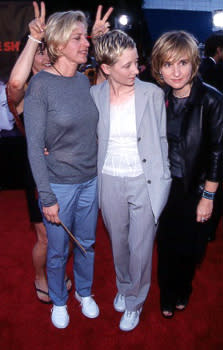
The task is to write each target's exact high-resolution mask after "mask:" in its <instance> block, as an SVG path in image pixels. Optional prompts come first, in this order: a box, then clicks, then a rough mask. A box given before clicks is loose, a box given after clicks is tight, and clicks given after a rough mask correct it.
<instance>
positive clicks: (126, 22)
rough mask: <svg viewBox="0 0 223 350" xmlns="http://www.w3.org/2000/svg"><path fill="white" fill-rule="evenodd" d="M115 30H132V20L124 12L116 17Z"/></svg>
mask: <svg viewBox="0 0 223 350" xmlns="http://www.w3.org/2000/svg"><path fill="white" fill-rule="evenodd" d="M115 28H117V29H122V30H124V31H125V30H128V29H131V28H132V18H131V17H130V16H129V15H127V14H126V13H125V12H124V11H123V12H121V13H120V14H119V15H118V16H116V17H115Z"/></svg>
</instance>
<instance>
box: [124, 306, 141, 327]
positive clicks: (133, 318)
mask: <svg viewBox="0 0 223 350" xmlns="http://www.w3.org/2000/svg"><path fill="white" fill-rule="evenodd" d="M141 311H142V308H141V309H139V310H137V311H128V310H125V312H124V314H123V316H122V318H121V321H120V324H119V328H120V329H121V330H122V331H125V332H128V331H132V330H133V329H134V328H135V327H136V326H137V325H138V323H139V316H140V313H141Z"/></svg>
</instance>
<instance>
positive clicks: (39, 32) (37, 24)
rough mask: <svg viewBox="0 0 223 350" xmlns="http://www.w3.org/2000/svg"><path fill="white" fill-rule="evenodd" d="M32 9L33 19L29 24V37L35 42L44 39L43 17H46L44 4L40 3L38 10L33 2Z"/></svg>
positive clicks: (36, 4)
mask: <svg viewBox="0 0 223 350" xmlns="http://www.w3.org/2000/svg"><path fill="white" fill-rule="evenodd" d="M33 8H34V15H35V19H33V20H32V21H31V22H30V23H29V30H30V35H31V36H32V37H33V38H35V39H37V40H41V39H42V38H43V37H44V30H45V17H46V8H45V3H44V2H43V1H41V3H40V9H39V5H38V3H37V2H36V1H33Z"/></svg>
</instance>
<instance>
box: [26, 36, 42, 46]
mask: <svg viewBox="0 0 223 350" xmlns="http://www.w3.org/2000/svg"><path fill="white" fill-rule="evenodd" d="M28 38H29V39H31V40H32V41H35V42H36V43H38V44H42V41H40V40H38V39H35V38H34V37H33V36H32V35H28Z"/></svg>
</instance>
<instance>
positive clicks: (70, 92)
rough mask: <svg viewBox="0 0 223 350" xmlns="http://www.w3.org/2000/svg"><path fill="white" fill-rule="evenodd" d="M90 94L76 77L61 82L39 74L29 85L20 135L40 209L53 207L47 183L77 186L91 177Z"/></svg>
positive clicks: (93, 124)
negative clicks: (24, 135) (47, 152)
mask: <svg viewBox="0 0 223 350" xmlns="http://www.w3.org/2000/svg"><path fill="white" fill-rule="evenodd" d="M89 89H90V86H89V82H88V79H87V78H86V77H85V76H84V75H83V74H81V73H79V72H77V73H76V74H75V75H74V76H73V77H61V76H57V75H54V74H51V73H48V72H45V71H41V72H40V73H38V74H36V75H35V76H34V77H33V78H32V79H31V81H30V83H29V87H28V89H27V92H26V96H25V105H24V120H25V129H26V137H27V144H28V154H29V160H30V164H31V168H32V172H33V176H34V179H35V182H36V185H37V188H38V192H39V196H40V200H41V204H42V205H43V206H51V205H53V204H55V203H56V202H57V199H56V196H55V194H54V193H53V192H52V190H51V187H50V183H58V184H72V183H74V184H77V183H83V182H85V181H88V180H90V179H92V178H93V177H95V176H96V157H97V140H96V128H97V122H98V112H97V109H96V106H95V104H94V102H93V100H92V98H91V96H90V92H89ZM44 147H47V149H48V151H49V155H48V156H45V155H44Z"/></svg>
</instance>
